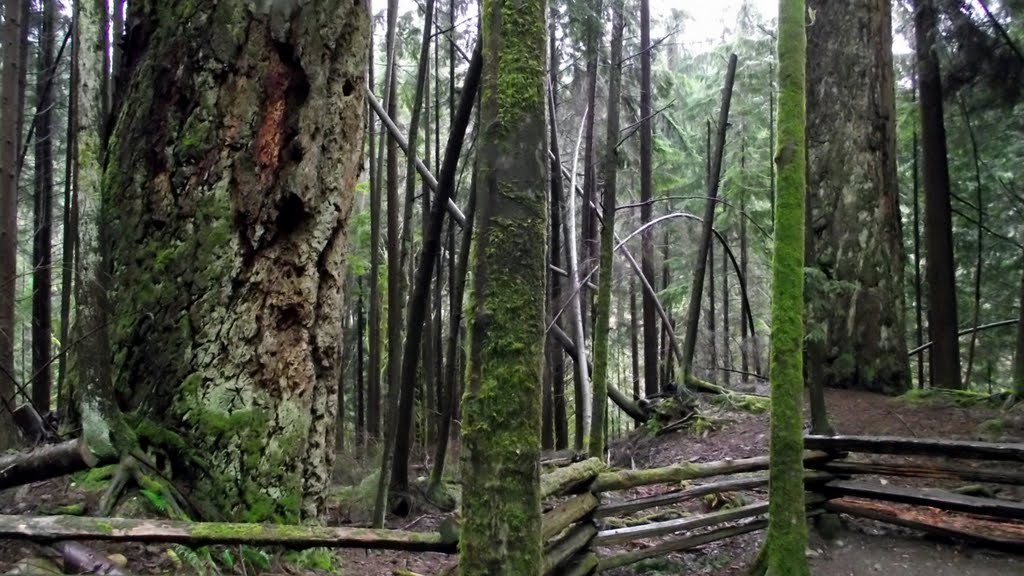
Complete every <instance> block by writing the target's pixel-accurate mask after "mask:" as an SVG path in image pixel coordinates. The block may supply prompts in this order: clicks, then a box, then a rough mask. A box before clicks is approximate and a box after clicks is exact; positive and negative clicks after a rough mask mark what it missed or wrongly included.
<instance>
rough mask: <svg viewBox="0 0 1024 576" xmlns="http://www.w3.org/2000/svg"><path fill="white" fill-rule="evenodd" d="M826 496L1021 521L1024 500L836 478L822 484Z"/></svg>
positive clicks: (1023, 511)
mask: <svg viewBox="0 0 1024 576" xmlns="http://www.w3.org/2000/svg"><path fill="white" fill-rule="evenodd" d="M822 491H823V493H824V494H825V495H827V496H832V497H837V496H838V497H843V496H853V497H856V498H867V499H870V500H881V501H883V502H898V503H901V504H914V505H918V506H929V507H931V508H938V509H940V510H949V511H951V512H969V513H971V514H983V515H986V516H995V517H998V518H1009V519H1011V520H1024V503H1022V502H1014V501H1011V500H998V499H995V498H982V497H979V496H967V495H964V494H957V493H956V492H950V491H948V490H939V489H936V488H904V487H901V486H882V485H878V484H869V483H867V482H852V481H845V480H836V481H833V482H829V483H828V484H825V485H824V486H823V487H822Z"/></svg>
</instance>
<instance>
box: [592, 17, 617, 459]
mask: <svg viewBox="0 0 1024 576" xmlns="http://www.w3.org/2000/svg"><path fill="white" fill-rule="evenodd" d="M611 10H612V39H611V40H612V46H611V65H610V67H609V72H608V129H607V132H606V135H607V136H606V138H605V140H606V148H605V153H604V160H603V164H604V165H603V169H604V199H603V202H602V203H601V205H602V210H603V212H602V215H601V244H600V254H601V260H600V265H599V274H600V275H599V276H598V284H597V311H596V312H597V313H596V314H595V317H594V393H593V401H594V408H593V410H592V411H591V413H592V414H593V422H592V423H591V426H590V455H591V456H595V457H598V458H600V457H602V456H603V455H604V448H605V444H606V443H607V441H608V438H607V436H606V434H607V432H606V430H605V423H606V421H605V418H606V412H607V407H608V339H609V328H610V325H611V315H612V276H614V274H615V270H614V269H613V268H612V254H613V252H614V251H615V247H614V244H615V195H616V190H617V181H618V171H619V154H618V146H616V138H615V137H614V136H615V135H616V134H618V133H619V98H620V96H621V91H622V66H621V64H620V61H621V60H622V31H623V28H624V27H625V23H624V21H623V14H622V12H623V6H622V0H612V5H611Z"/></svg>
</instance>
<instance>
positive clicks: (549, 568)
mask: <svg viewBox="0 0 1024 576" xmlns="http://www.w3.org/2000/svg"><path fill="white" fill-rule="evenodd" d="M595 534H597V527H596V526H594V525H593V524H591V523H590V522H584V523H582V524H579V525H577V526H576V527H575V528H573V529H572V530H571V531H570V532H569V534H568V535H566V537H565V538H562V539H561V540H559V541H558V542H555V543H554V544H552V545H551V546H549V547H548V549H547V550H545V551H544V574H554V573H556V572H555V570H557V569H558V568H560V567H561V566H562V565H564V564H565V563H566V562H568V561H569V560H571V559H572V557H573V556H575V555H576V553H577V552H579V551H580V550H583V549H584V548H586V547H587V546H589V545H590V542H591V541H592V540H593V539H594V535H595Z"/></svg>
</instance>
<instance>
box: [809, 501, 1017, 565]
mask: <svg viewBox="0 0 1024 576" xmlns="http://www.w3.org/2000/svg"><path fill="white" fill-rule="evenodd" d="M823 508H825V509H826V510H828V511H830V512H838V513H842V514H849V515H850V516H857V517H860V518H867V519H869V520H876V521H878V522H885V523H887V524H893V525H896V526H903V527H904V528H911V529H913V530H920V531H921V532H926V533H928V534H933V535H936V536H941V537H944V538H954V539H957V540H962V541H965V542H971V543H974V544H980V545H982V546H986V547H989V548H992V549H995V550H1003V551H1006V552H1013V553H1020V551H1021V550H1022V549H1024V536H1015V534H1011V533H1004V534H1003V535H995V534H984V533H982V532H971V531H967V530H965V529H963V528H959V527H955V526H950V525H948V524H943V523H941V522H938V521H934V520H933V521H925V520H924V519H922V518H921V517H920V516H913V517H912V516H911V515H910V514H908V513H906V512H904V513H901V512H900V511H898V510H892V509H884V508H882V507H881V506H880V505H877V504H875V503H873V502H858V501H854V500H848V499H845V498H844V499H842V500H829V501H828V502H826V503H825V504H824V505H823Z"/></svg>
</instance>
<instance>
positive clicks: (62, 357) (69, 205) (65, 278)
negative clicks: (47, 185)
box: [57, 12, 80, 428]
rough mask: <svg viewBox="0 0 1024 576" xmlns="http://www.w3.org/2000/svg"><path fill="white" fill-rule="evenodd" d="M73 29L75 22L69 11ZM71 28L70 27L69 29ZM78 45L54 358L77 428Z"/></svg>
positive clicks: (61, 398) (60, 390)
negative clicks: (73, 356)
mask: <svg viewBox="0 0 1024 576" xmlns="http://www.w3.org/2000/svg"><path fill="white" fill-rule="evenodd" d="M72 14H73V15H72V23H71V26H72V29H74V27H75V26H76V25H77V24H76V20H75V16H74V12H72ZM72 31H73V30H72ZM79 50H80V48H79V46H78V44H76V43H74V42H72V43H71V61H72V66H71V74H70V76H71V87H72V89H71V90H68V113H67V118H68V122H67V130H66V132H65V137H66V141H65V142H66V143H65V151H66V153H65V155H64V214H63V218H62V222H61V224H62V229H63V238H62V239H61V271H60V344H61V349H60V353H59V355H58V358H57V407H58V408H59V409H60V414H61V424H62V425H70V427H71V428H75V427H77V426H76V425H77V420H78V418H77V417H76V416H77V412H78V411H77V408H76V407H75V403H74V401H72V396H73V393H72V391H71V390H70V386H66V385H65V384H66V381H67V372H68V370H67V367H68V353H67V351H68V345H69V344H70V342H71V338H70V336H71V292H72V290H74V282H73V280H74V277H75V252H76V250H77V245H78V243H77V239H78V193H77V186H76V185H75V175H76V173H77V171H76V169H75V165H76V164H75V162H76V158H75V155H76V149H77V147H78V126H77V119H78V94H77V92H76V90H75V89H74V87H75V86H77V85H78V71H77V68H78V67H77V66H75V65H74V64H73V63H74V62H76V61H77V60H78V53H79Z"/></svg>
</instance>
